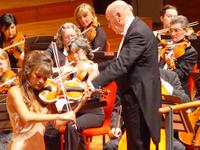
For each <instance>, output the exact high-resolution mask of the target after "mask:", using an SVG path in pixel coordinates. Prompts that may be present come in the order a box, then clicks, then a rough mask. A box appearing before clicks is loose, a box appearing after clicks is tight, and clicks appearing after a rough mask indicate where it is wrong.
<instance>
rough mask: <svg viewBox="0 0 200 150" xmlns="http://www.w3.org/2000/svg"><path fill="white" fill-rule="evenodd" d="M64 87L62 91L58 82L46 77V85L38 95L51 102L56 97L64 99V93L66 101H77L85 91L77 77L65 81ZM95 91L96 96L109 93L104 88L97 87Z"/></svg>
mask: <svg viewBox="0 0 200 150" xmlns="http://www.w3.org/2000/svg"><path fill="white" fill-rule="evenodd" d="M64 88H65V93H63V92H62V90H61V89H60V87H59V84H58V83H56V82H53V81H52V80H50V79H48V80H47V82H46V86H45V87H44V89H43V90H42V91H41V92H40V93H39V97H40V99H41V100H42V101H44V102H46V103H53V102H56V101H57V100H58V99H64V94H65V95H66V97H67V100H68V102H69V103H73V102H79V101H80V100H81V98H82V97H83V95H84V92H85V88H84V87H83V85H82V84H81V81H80V80H79V79H77V78H74V79H72V80H69V81H65V82H64ZM96 92H98V96H106V95H108V94H109V92H110V91H108V90H104V89H97V90H96ZM95 94H96V93H94V94H93V96H96V95H95Z"/></svg>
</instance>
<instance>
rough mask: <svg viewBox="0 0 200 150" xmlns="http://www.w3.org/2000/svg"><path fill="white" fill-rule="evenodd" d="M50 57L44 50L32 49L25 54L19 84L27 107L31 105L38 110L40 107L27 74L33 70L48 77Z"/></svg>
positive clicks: (50, 66) (51, 63) (50, 71)
mask: <svg viewBox="0 0 200 150" xmlns="http://www.w3.org/2000/svg"><path fill="white" fill-rule="evenodd" d="M52 65H53V62H52V59H51V57H50V56H49V55H48V53H47V52H45V51H40V50H34V51H31V52H30V53H28V54H27V55H26V56H25V59H24V62H23V66H22V71H21V72H20V75H19V86H20V88H21V90H22V94H23V96H24V98H25V99H24V101H25V103H26V105H27V107H28V108H30V107H31V106H33V108H34V110H35V111H37V112H39V111H40V108H41V107H42V106H41V105H40V104H39V103H38V101H37V96H36V95H35V92H34V89H33V88H32V87H31V85H30V83H29V78H28V75H30V74H31V73H32V72H33V71H39V72H40V73H41V75H42V76H44V77H47V78H48V77H50V76H51V75H52Z"/></svg>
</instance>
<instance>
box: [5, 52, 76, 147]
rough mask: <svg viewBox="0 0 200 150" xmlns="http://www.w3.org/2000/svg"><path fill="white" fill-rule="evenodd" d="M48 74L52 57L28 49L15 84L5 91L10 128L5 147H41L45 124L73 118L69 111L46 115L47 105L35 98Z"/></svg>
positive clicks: (50, 69)
mask: <svg viewBox="0 0 200 150" xmlns="http://www.w3.org/2000/svg"><path fill="white" fill-rule="evenodd" d="M51 74H52V60H51V58H50V57H49V55H48V54H47V53H46V52H42V51H32V52H30V53H29V54H28V55H27V56H26V58H25V60H24V64H23V68H22V71H21V72H20V77H19V85H17V86H14V87H12V88H11V89H10V90H9V92H8V99H7V110H8V113H9V118H10V121H11V126H12V128H13V135H12V138H11V141H10V143H9V146H8V149H9V150H45V144H44V139H43V134H44V131H45V124H46V123H47V122H52V123H53V124H54V125H55V126H57V125H63V124H66V123H67V122H70V121H74V120H75V115H74V112H73V111H70V112H66V113H63V114H50V113H51V109H50V107H49V105H48V104H46V103H44V102H42V101H41V100H40V99H39V97H38V93H39V91H40V90H41V89H42V88H43V86H44V84H45V82H46V80H47V78H49V77H51Z"/></svg>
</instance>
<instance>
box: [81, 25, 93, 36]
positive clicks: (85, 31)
mask: <svg viewBox="0 0 200 150" xmlns="http://www.w3.org/2000/svg"><path fill="white" fill-rule="evenodd" d="M91 28H92V26H90V27H89V28H87V29H86V30H84V31H83V32H82V34H85V33H87V32H88V31H89V30H90V29H91Z"/></svg>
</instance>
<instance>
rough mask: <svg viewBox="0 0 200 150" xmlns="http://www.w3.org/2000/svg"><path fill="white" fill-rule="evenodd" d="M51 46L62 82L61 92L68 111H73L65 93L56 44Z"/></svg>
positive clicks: (53, 43)
mask: <svg viewBox="0 0 200 150" xmlns="http://www.w3.org/2000/svg"><path fill="white" fill-rule="evenodd" d="M51 44H52V48H53V55H54V58H55V62H56V67H57V68H58V76H59V80H60V83H61V90H62V92H63V96H64V98H65V99H66V101H67V103H66V107H67V111H71V110H72V108H71V105H70V103H68V98H67V96H66V93H65V91H66V90H65V87H64V83H63V80H62V76H61V70H60V63H59V57H58V49H57V46H56V43H55V42H52V43H51Z"/></svg>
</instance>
